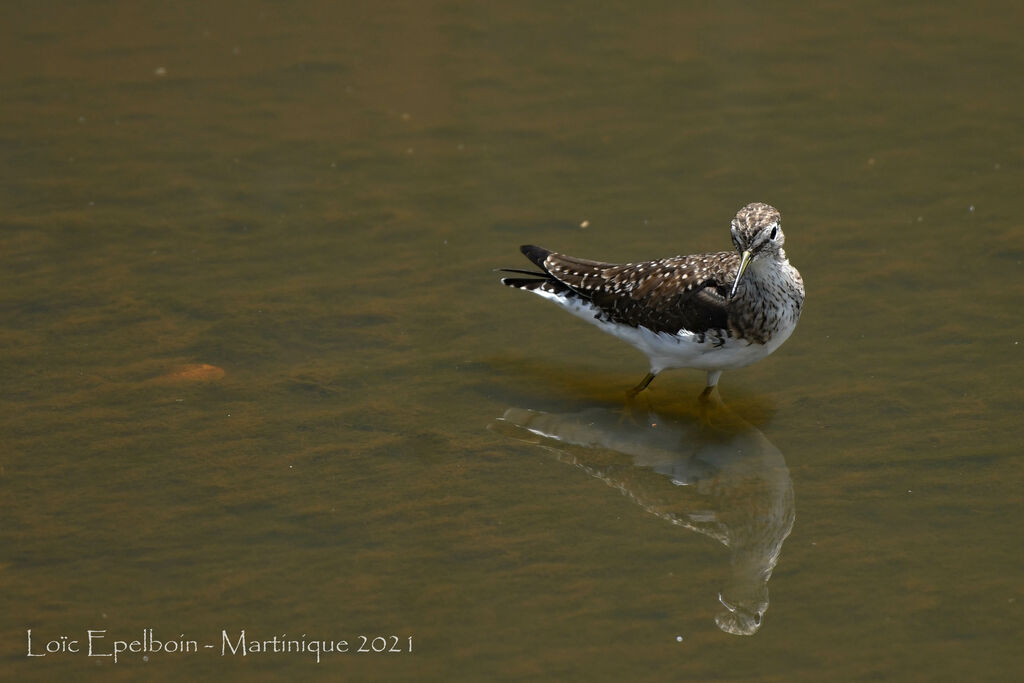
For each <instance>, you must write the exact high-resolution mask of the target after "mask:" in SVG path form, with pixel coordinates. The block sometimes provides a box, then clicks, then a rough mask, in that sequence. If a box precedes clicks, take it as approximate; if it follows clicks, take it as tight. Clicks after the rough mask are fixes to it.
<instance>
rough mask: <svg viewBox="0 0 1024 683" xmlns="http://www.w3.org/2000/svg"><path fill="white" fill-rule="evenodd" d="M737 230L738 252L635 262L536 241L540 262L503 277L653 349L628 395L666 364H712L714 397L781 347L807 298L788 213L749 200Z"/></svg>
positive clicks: (709, 386)
mask: <svg viewBox="0 0 1024 683" xmlns="http://www.w3.org/2000/svg"><path fill="white" fill-rule="evenodd" d="M730 233H731V237H732V244H733V248H734V249H733V251H721V252H715V253H704V254H691V255H689V256H672V257H669V258H663V259H658V260H655V261H645V262H641V263H625V264H617V263H606V262H603V261H592V260H589V259H583V258H577V257H574V256H568V255H566V254H559V253H556V252H553V251H549V250H547V249H544V248H542V247H538V246H534V245H531V244H527V245H523V246H522V247H520V251H522V253H523V255H524V256H526V258H528V259H529V260H530V261H531V262H532V263H533V264H534V265H535V266H536V267H537V268H538V269H539V270H537V271H533V270H522V269H518V268H502V269H500V270H501V271H502V272H506V273H512V274H514V275H516V276H517V277H503V278H502V279H501V282H502V284H504V285H507V286H509V287H513V288H517V289H523V290H526V291H528V292H533V293H534V294H537V295H539V296H541V297H543V298H545V299H548V300H549V301H553V302H555V303H556V304H558V305H559V306H561V307H562V308H564V309H565V310H567V311H569V312H570V313H572V314H574V315H576V316H578V317H580V318H583V319H584V320H587V321H588V322H590V323H593V324H594V325H596V326H597V327H599V328H600V329H602V330H604V331H605V332H608V333H609V334H612V335H614V336H615V337H618V338H619V339H621V340H623V341H625V342H627V343H629V344H632V345H633V346H634V347H636V348H637V349H639V350H640V351H641V352H643V353H644V354H645V355H646V356H647V358H648V360H649V361H650V371H649V372H648V373H647V375H646V376H645V377H644V378H643V379H642V380H641V381H640V383H639V384H637V385H636V386H635V387H633V388H632V389H630V390H629V391H628V392H627V395H628V396H630V397H634V396H636V395H637V394H638V393H640V392H641V391H643V390H644V389H646V388H647V387H648V385H649V384H650V383H651V381H652V380H654V378H655V377H657V376H658V374H660V373H661V372H662V371H663V370H667V369H671V368H694V369H699V370H704V371H706V372H707V382H706V386H705V388H704V391H703V392H702V394H701V396H703V397H707V396H709V395H710V394H711V392H713V391H714V390H715V389H716V387H717V386H718V380H719V378H720V377H721V375H722V371H723V370H734V369H737V368H742V367H746V366H748V365H750V364H752V363H756V362H757V361H759V360H761V359H762V358H765V357H766V356H768V355H769V354H771V353H772V352H773V351H775V350H776V349H777V348H779V346H781V345H782V343H783V342H784V341H786V339H788V338H789V336H790V335H791V334H792V333H793V330H794V329H795V328H796V324H797V321H798V320H799V318H800V312H801V309H802V308H803V303H804V283H803V278H802V277H801V276H800V273H799V272H798V271H797V269H796V268H794V267H793V266H792V265H791V264H790V263H789V259H787V258H786V252H785V250H784V249H783V248H782V246H783V244H784V243H785V236H784V235H783V233H782V215H781V214H780V213H779V211H778V210H777V209H776V208H775V207H773V206H771V205H769V204H764V203H761V202H754V203H751V204H747V205H746V206H744V207H743V208H742V209H740V210H739V211H738V212H737V213H736V217H735V218H733V220H732V223H731V225H730ZM523 276H525V277H523ZM563 338H564V337H563Z"/></svg>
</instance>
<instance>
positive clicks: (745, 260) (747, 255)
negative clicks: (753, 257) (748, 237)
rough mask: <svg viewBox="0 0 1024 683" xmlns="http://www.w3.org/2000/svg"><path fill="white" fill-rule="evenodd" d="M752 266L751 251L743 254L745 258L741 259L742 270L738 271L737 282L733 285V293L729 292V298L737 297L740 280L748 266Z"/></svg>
mask: <svg viewBox="0 0 1024 683" xmlns="http://www.w3.org/2000/svg"><path fill="white" fill-rule="evenodd" d="M749 265H750V250H749V249H748V250H747V251H744V252H743V256H742V257H740V269H739V270H737V271H736V280H735V281H734V282H733V283H732V291H731V292H729V298H730V299H731V298H733V297H734V296H736V288H737V287H739V286H740V278H741V277H743V273H744V272H745V271H746V270H747V266H749Z"/></svg>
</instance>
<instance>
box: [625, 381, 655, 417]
mask: <svg viewBox="0 0 1024 683" xmlns="http://www.w3.org/2000/svg"><path fill="white" fill-rule="evenodd" d="M652 376H653V375H652ZM647 381H648V383H650V380H647ZM637 393H639V392H635V391H628V392H626V404H625V405H624V406H622V413H621V414H622V417H621V418H620V419H619V424H622V423H623V422H624V421H626V420H628V421H629V423H630V424H632V425H633V426H634V427H635V426H637V425H639V424H640V421H639V420H638V419H637V418H636V415H635V414H634V409H636V408H638V406H637ZM644 403H646V404H647V406H646V409H645V412H647V413H650V412H651V411H652V410H653V408H652V407H651V397H650V394H645V400H644Z"/></svg>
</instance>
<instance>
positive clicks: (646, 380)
mask: <svg viewBox="0 0 1024 683" xmlns="http://www.w3.org/2000/svg"><path fill="white" fill-rule="evenodd" d="M657 376H658V375H657V374H656V373H653V372H648V373H647V375H646V376H645V377H644V378H643V379H642V380H640V384H637V385H636V386H635V387H633V388H632V389H630V390H629V391H627V392H626V396H628V397H629V398H633V397H634V396H636V395H637V394H639V393H640V392H641V391H643V390H644V389H646V388H647V385H648V384H650V383H651V380H653V379H654V378H655V377H657Z"/></svg>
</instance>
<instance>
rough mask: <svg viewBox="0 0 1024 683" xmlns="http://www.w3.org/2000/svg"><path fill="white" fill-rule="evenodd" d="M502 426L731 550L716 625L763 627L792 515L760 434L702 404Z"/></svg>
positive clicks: (780, 472) (781, 471)
mask: <svg viewBox="0 0 1024 683" xmlns="http://www.w3.org/2000/svg"><path fill="white" fill-rule="evenodd" d="M499 425H506V426H508V428H507V429H505V430H503V431H507V432H508V433H509V434H510V435H512V436H516V437H518V438H527V439H530V440H533V441H536V438H535V437H538V436H539V437H542V439H543V441H542V442H541V443H545V442H546V443H545V445H547V446H548V447H549V450H551V451H552V452H553V453H554V454H555V455H556V457H557V458H558V459H559V460H561V461H563V462H568V463H571V464H573V465H575V466H577V467H579V468H580V469H582V470H583V471H585V472H587V473H588V474H590V475H592V476H594V477H597V478H598V479H600V480H602V481H604V482H605V483H607V484H608V485H609V486H612V487H614V488H616V489H619V490H620V491H622V492H623V493H624V494H626V495H627V496H629V497H630V498H631V499H632V500H634V501H635V502H636V503H637V504H638V505H640V506H641V507H642V508H644V509H645V510H647V511H648V512H650V513H652V514H654V515H657V516H658V517H661V518H662V519H664V520H666V521H668V522H671V523H672V524H675V525H677V526H681V527H684V528H686V529H690V530H691V531H696V532H698V533H701V534H704V535H705V536H710V537H711V538H713V539H715V540H717V541H719V542H720V543H722V545H724V546H725V547H726V548H728V549H729V551H730V553H731V557H730V573H729V577H728V579H727V580H726V581H725V582H724V585H723V586H722V588H721V590H720V592H719V595H718V599H719V601H720V602H721V604H722V608H723V609H722V610H721V611H720V612H719V613H718V614H717V616H716V617H715V623H716V624H717V625H718V628H720V629H721V630H723V631H725V632H727V633H733V634H737V635H752V634H754V633H756V632H757V630H758V629H759V628H760V627H761V620H762V618H763V616H764V613H765V611H766V610H767V609H768V580H769V579H770V578H771V575H772V570H773V569H774V568H775V564H776V562H778V559H779V553H780V552H781V550H782V543H783V542H784V541H785V540H786V538H787V537H788V536H789V532H790V531H791V530H792V528H793V520H794V519H795V511H794V505H793V483H792V480H791V479H790V476H789V470H788V469H787V468H786V462H785V459H784V458H783V456H782V453H780V452H779V450H778V449H777V448H775V446H773V445H772V443H771V442H770V441H768V439H767V438H765V436H764V434H762V433H761V431H760V430H759V429H757V428H756V427H754V426H753V425H751V424H749V423H748V422H746V421H744V420H743V419H742V418H740V417H739V416H737V415H736V414H735V413H733V412H732V411H731V410H729V409H728V408H727V407H725V406H724V405H723V404H722V403H721V402H720V401H713V402H711V403H707V402H705V403H702V404H701V405H700V409H699V410H698V411H697V412H696V413H694V414H692V415H690V414H682V415H679V414H675V413H673V414H671V415H669V414H660V415H659V414H658V413H655V412H653V411H651V410H647V411H643V414H636V413H631V414H629V415H627V416H624V415H623V413H622V411H621V409H615V410H613V409H608V408H592V409H589V410H585V411H582V412H579V413H569V414H552V413H544V412H538V411H534V410H526V409H520V408H509V409H508V410H507V411H505V414H504V415H503V416H502V417H501V418H499V420H498V423H497V424H496V425H495V426H496V427H497V426H499ZM531 435H533V436H531ZM623 455H625V456H628V457H629V459H630V460H629V461H624V459H623V457H622V456H623Z"/></svg>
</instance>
